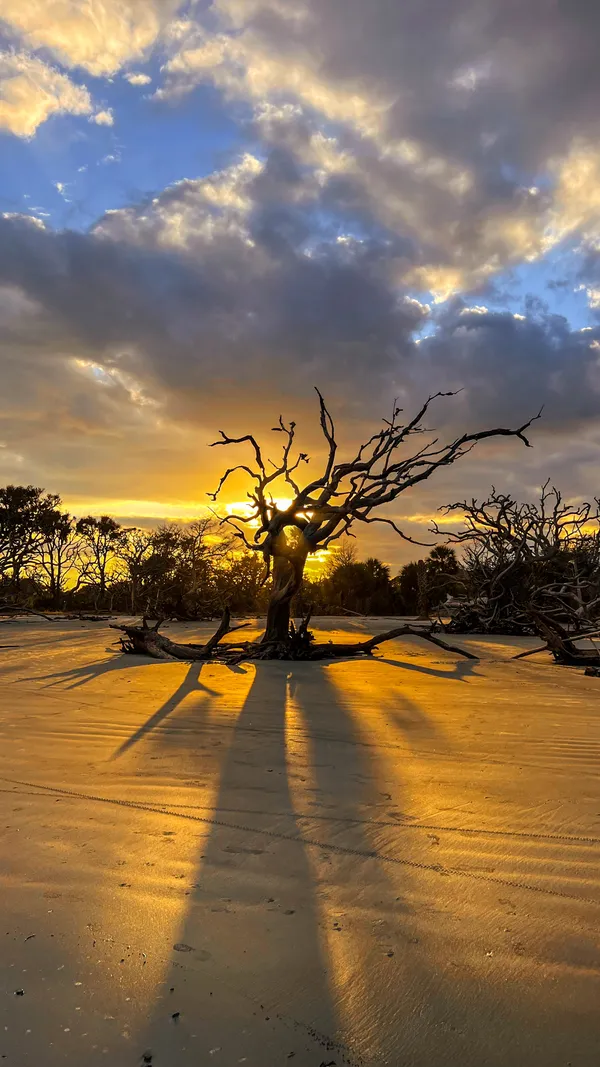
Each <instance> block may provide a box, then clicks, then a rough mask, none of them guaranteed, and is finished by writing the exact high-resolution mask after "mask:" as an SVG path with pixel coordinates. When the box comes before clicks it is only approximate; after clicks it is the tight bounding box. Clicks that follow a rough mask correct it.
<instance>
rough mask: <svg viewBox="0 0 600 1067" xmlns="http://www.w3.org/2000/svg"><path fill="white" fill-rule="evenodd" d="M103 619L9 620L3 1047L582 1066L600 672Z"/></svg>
mask: <svg viewBox="0 0 600 1067" xmlns="http://www.w3.org/2000/svg"><path fill="white" fill-rule="evenodd" d="M315 625H317V626H318V627H319V628H321V629H324V630H329V631H333V630H335V631H336V633H338V632H339V631H340V630H342V629H343V630H344V631H345V633H346V634H347V635H348V636H350V635H351V634H355V635H356V637H357V638H358V637H359V636H360V635H361V634H363V633H364V632H365V630H367V631H368V632H378V631H381V630H385V629H387V628H388V626H389V625H390V624H389V622H388V621H386V620H378V621H372V622H369V623H363V622H359V623H357V624H353V623H349V622H348V621H347V620H320V621H319V620H317V623H316V624H315ZM211 629H213V627H211V626H204V625H203V626H174V627H172V628H171V629H170V631H169V632H171V633H172V634H180V635H182V636H183V635H184V634H186V635H188V639H190V640H191V639H193V636H192V635H198V636H199V635H204V636H205V635H206V634H207V633H208V632H209V631H211ZM115 636H116V635H115V634H114V632H113V631H111V630H109V629H108V628H107V627H106V626H105V625H104V624H102V623H98V624H95V623H78V622H60V623H51V624H47V623H43V622H37V621H28V622H14V623H10V624H2V625H1V626H0V645H3V646H15V647H3V648H2V649H0V687H1V689H0V692H1V696H0V809H1V811H0V814H1V818H0V893H1V899H0V909H1V915H2V924H1V925H0V937H1V938H2V948H3V951H2V953H1V955H0V994H1V1000H0V1002H1V1004H2V1019H1V1020H0V1055H1V1056H2V1057H3V1059H1V1060H0V1063H2V1064H4V1063H6V1064H7V1067H29V1065H31V1067H33V1065H35V1067H59V1065H66V1067H84V1065H85V1067H96V1065H100V1064H110V1065H111V1067H130V1065H131V1067H137V1065H140V1064H143V1063H144V1062H145V1063H147V1064H151V1065H152V1067H188V1065H190V1067H191V1065H194V1067H207V1065H208V1067H212V1065H213V1064H214V1067H233V1065H236V1064H246V1065H247V1067H284V1065H285V1067H287V1065H288V1064H291V1065H293V1067H323V1065H332V1064H335V1065H336V1067H340V1065H342V1064H351V1065H355V1067H370V1065H373V1067H375V1065H379V1064H389V1065H392V1067H405V1065H406V1067H438V1065H439V1067H454V1065H457V1067H458V1065H461V1067H487V1065H490V1067H500V1065H502V1067H504V1065H511V1067H512V1065H515V1067H520V1065H527V1067H569V1065H570V1067H598V1064H599V1063H600V777H599V771H600V682H599V681H598V680H597V679H593V678H585V677H584V676H583V675H582V673H581V672H579V671H570V670H567V669H561V668H558V667H555V666H553V665H552V664H551V662H550V660H549V659H548V658H547V657H546V656H538V657H536V658H535V659H532V660H525V661H520V662H518V663H511V662H509V657H510V656H511V654H513V653H514V652H515V651H517V650H521V649H523V648H525V647H527V646H528V645H532V644H534V643H535V642H534V641H528V640H520V641H517V640H516V639H504V640H501V639H497V640H492V639H480V640H476V639H469V640H468V641H462V643H463V644H464V645H465V647H469V648H470V649H471V650H472V651H475V652H476V653H477V654H478V655H479V656H480V657H481V658H480V660H479V661H478V662H471V661H465V660H459V659H458V658H456V657H453V656H452V655H450V654H446V653H445V652H442V651H441V650H440V651H438V650H436V649H431V648H430V647H428V646H427V645H425V644H424V643H419V641H418V640H416V639H410V638H408V639H403V640H401V641H396V642H393V643H390V644H388V645H385V646H384V647H383V649H382V650H381V651H380V652H379V653H378V654H377V655H376V656H375V657H374V658H373V659H371V660H361V661H358V660H357V661H350V662H337V663H334V664H330V665H325V664H282V663H259V664H256V665H242V666H240V667H239V668H237V669H235V670H231V669H229V668H227V667H225V666H220V665H214V664H211V665H208V666H207V665H198V664H194V665H191V666H190V665H187V664H170V663H159V662H153V661H150V660H146V659H143V658H136V657H127V656H119V655H115V653H114V647H111V646H112V643H113V641H114V639H115ZM457 641H458V639H457ZM2 926H3V928H2ZM144 1057H145V1058H144Z"/></svg>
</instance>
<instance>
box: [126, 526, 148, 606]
mask: <svg viewBox="0 0 600 1067" xmlns="http://www.w3.org/2000/svg"><path fill="white" fill-rule="evenodd" d="M154 537H155V535H154V532H153V531H149V530H140V529H138V528H137V527H133V528H131V529H129V530H126V531H125V533H124V535H123V537H122V539H121V540H120V542H119V544H118V545H117V548H116V554H117V555H118V558H119V560H120V561H121V563H122V565H123V582H124V585H125V587H126V589H127V590H128V596H127V599H128V601H129V603H128V607H129V611H130V612H131V614H132V615H133V614H135V612H136V611H138V610H140V608H141V610H142V611H144V612H145V611H146V609H147V604H145V603H144V602H143V600H144V597H143V593H144V585H145V580H146V578H147V574H148V565H149V562H150V560H151V558H152V553H153V551H154Z"/></svg>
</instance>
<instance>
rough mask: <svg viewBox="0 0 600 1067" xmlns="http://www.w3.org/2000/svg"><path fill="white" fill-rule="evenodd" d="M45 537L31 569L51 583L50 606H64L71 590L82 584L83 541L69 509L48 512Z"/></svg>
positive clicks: (43, 530) (43, 520) (43, 523)
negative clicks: (79, 569)
mask: <svg viewBox="0 0 600 1067" xmlns="http://www.w3.org/2000/svg"><path fill="white" fill-rule="evenodd" d="M40 528H41V534H42V536H41V538H40V540H39V542H38V544H37V546H36V552H35V554H34V556H33V557H32V564H33V566H32V565H31V564H30V566H29V568H28V570H33V572H34V573H35V574H36V575H39V576H41V577H42V578H43V580H44V582H45V583H46V584H47V590H48V599H49V602H50V606H51V607H53V608H55V609H59V608H62V607H63V606H64V602H65V597H66V594H67V589H68V588H70V590H71V592H73V591H76V590H77V589H78V587H79V583H80V578H79V576H78V564H79V559H80V554H81V547H82V540H81V536H80V535H79V534H78V533H77V531H76V528H75V520H74V519H73V518H72V517H71V515H69V514H68V513H67V512H64V511H59V510H58V509H55V510H54V511H48V512H46V513H45V514H44V515H43V516H42V518H41V523H40Z"/></svg>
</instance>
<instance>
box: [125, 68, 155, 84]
mask: <svg viewBox="0 0 600 1067" xmlns="http://www.w3.org/2000/svg"><path fill="white" fill-rule="evenodd" d="M123 77H124V78H125V81H128V82H129V84H130V85H150V82H151V81H152V78H151V77H150V75H149V74H138V73H135V72H133V71H132V72H130V73H129V74H124V75H123Z"/></svg>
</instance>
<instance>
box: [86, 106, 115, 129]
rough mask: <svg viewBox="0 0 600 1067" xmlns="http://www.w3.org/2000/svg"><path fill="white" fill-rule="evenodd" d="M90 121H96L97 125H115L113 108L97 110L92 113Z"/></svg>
mask: <svg viewBox="0 0 600 1067" xmlns="http://www.w3.org/2000/svg"><path fill="white" fill-rule="evenodd" d="M89 121H90V122H95V123H96V125H97V126H114V124H115V118H114V115H113V112H112V108H110V107H108V108H105V109H104V110H103V111H97V112H96V114H95V115H92V116H91V118H90V120H89Z"/></svg>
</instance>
